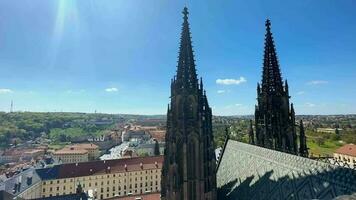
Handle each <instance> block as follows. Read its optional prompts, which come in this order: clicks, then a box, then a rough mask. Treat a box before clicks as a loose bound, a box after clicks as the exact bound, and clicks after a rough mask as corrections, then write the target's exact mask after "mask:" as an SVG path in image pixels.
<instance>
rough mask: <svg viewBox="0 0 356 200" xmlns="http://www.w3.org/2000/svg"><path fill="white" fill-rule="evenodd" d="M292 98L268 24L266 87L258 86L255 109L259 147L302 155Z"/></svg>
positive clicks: (265, 50)
mask: <svg viewBox="0 0 356 200" xmlns="http://www.w3.org/2000/svg"><path fill="white" fill-rule="evenodd" d="M289 98H290V96H289V91H288V82H287V80H286V81H285V82H284V84H283V82H282V77H281V72H280V68H279V64H278V59H277V53H276V48H275V45H274V41H273V37H272V32H271V22H270V21H269V20H267V21H266V35H265V48H264V59H263V74H262V83H261V85H260V84H257V105H256V108H255V127H256V144H257V145H259V146H263V147H266V148H270V149H276V150H279V151H284V152H288V153H292V154H298V147H297V135H296V130H295V113H294V108H293V104H291V105H290V104H289Z"/></svg>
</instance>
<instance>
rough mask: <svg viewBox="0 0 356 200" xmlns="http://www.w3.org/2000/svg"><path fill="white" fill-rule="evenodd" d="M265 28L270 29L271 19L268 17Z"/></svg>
mask: <svg viewBox="0 0 356 200" xmlns="http://www.w3.org/2000/svg"><path fill="white" fill-rule="evenodd" d="M266 30H267V31H271V21H270V20H269V19H267V20H266Z"/></svg>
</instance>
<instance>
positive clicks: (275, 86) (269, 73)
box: [262, 19, 283, 94]
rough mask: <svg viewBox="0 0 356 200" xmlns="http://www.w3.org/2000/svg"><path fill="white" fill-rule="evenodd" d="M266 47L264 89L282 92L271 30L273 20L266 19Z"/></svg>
mask: <svg viewBox="0 0 356 200" xmlns="http://www.w3.org/2000/svg"><path fill="white" fill-rule="evenodd" d="M265 25H266V35H265V49H264V57H263V75H262V91H263V92H265V93H269V94H270V93H282V91H283V83H282V77H281V72H280V69H279V63H278V58H277V53H276V48H275V45H274V41H273V36H272V32H271V21H270V20H269V19H267V20H266V24H265Z"/></svg>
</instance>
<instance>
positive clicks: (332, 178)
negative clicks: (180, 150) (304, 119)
mask: <svg viewBox="0 0 356 200" xmlns="http://www.w3.org/2000/svg"><path fill="white" fill-rule="evenodd" d="M217 186H218V191H219V193H218V195H219V199H272V200H273V199H313V198H317V199H332V198H335V197H337V196H341V195H351V194H353V193H356V171H355V170H351V169H347V168H341V167H337V166H334V165H330V164H327V163H324V162H318V161H315V160H311V159H308V158H303V157H300V156H295V155H291V154H287V153H283V152H278V151H274V150H270V149H266V148H262V147H258V146H254V145H249V144H245V143H241V142H237V141H233V140H229V141H228V142H227V145H226V147H225V149H224V153H223V155H222V158H221V161H220V165H219V168H218V171H217Z"/></svg>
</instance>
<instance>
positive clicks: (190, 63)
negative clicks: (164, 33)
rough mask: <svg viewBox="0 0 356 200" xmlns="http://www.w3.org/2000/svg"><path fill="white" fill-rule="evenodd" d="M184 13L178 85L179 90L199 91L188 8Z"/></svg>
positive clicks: (185, 8)
mask: <svg viewBox="0 0 356 200" xmlns="http://www.w3.org/2000/svg"><path fill="white" fill-rule="evenodd" d="M182 13H183V15H184V16H183V20H184V21H183V25H182V33H181V38H180V47H179V57H178V69H177V80H176V81H177V82H176V83H177V86H178V87H179V88H185V89H193V90H196V89H198V80H197V74H196V69H195V60H194V54H193V47H192V41H191V36H190V28H189V22H188V14H189V12H188V8H187V7H184V9H183V12H182Z"/></svg>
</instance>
